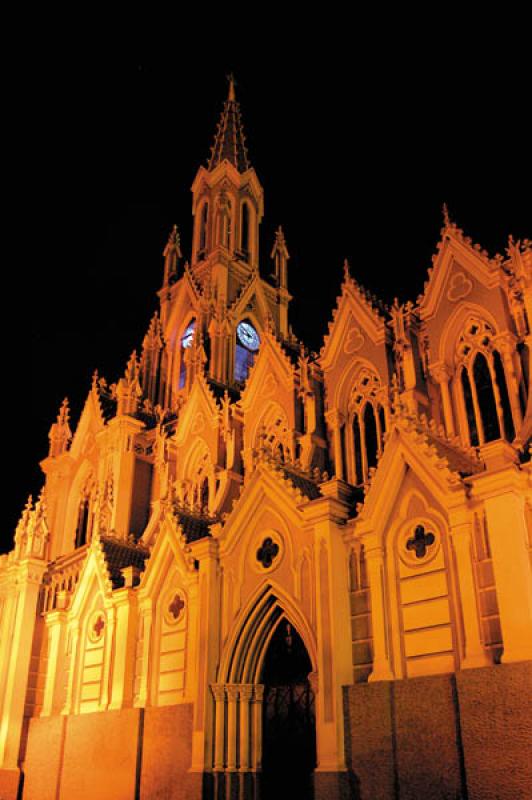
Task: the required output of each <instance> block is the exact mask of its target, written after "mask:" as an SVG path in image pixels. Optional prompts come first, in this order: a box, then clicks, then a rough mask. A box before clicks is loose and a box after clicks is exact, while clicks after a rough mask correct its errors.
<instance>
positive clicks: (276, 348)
mask: <svg viewBox="0 0 532 800" xmlns="http://www.w3.org/2000/svg"><path fill="white" fill-rule="evenodd" d="M294 388H295V375H294V368H293V366H292V364H291V362H290V359H289V358H288V356H287V355H286V354H285V353H284V351H283V349H282V348H281V345H280V344H279V342H278V341H277V339H276V338H275V336H274V335H273V334H270V333H266V334H265V335H264V337H263V340H262V342H261V346H260V349H259V353H258V355H257V358H256V359H255V363H254V364H253V366H252V368H251V370H250V372H249V375H248V379H247V381H246V385H245V387H244V391H243V392H242V396H241V399H240V406H241V408H242V410H243V411H244V415H245V419H246V425H248V420H249V419H250V418H255V419H257V418H258V417H259V416H261V415H262V414H263V411H264V408H265V407H266V406H267V405H268V404H269V403H270V402H271V401H272V400H275V402H277V403H278V404H279V405H281V406H282V407H283V409H284V410H285V412H286V414H287V417H288V421H289V424H290V425H291V427H294V423H295V419H294V408H293V406H294Z"/></svg>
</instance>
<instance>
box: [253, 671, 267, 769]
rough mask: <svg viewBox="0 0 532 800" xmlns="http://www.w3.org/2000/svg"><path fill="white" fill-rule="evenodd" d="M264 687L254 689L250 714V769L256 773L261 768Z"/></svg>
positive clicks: (259, 685)
mask: <svg viewBox="0 0 532 800" xmlns="http://www.w3.org/2000/svg"><path fill="white" fill-rule="evenodd" d="M263 698H264V686H263V685H262V684H261V683H259V684H256V685H255V687H254V692H253V701H252V714H253V721H252V724H253V749H252V753H251V767H252V769H254V770H256V771H257V772H258V771H259V770H260V769H261V768H262V701H263Z"/></svg>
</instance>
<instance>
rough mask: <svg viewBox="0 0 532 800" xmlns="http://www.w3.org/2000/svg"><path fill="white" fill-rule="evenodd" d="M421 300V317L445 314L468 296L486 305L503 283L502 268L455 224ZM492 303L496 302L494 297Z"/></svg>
mask: <svg viewBox="0 0 532 800" xmlns="http://www.w3.org/2000/svg"><path fill="white" fill-rule="evenodd" d="M437 248H438V254H437V256H436V258H435V259H434V265H433V268H432V270H430V273H429V280H428V282H427V284H426V288H425V292H424V295H423V296H422V298H421V299H420V302H419V313H420V316H421V319H422V320H424V321H429V320H431V319H432V318H433V317H435V316H436V315H438V317H440V316H441V315H442V314H444V315H446V314H448V313H450V312H452V310H453V309H454V308H455V307H456V304H457V303H458V302H460V301H463V300H465V299H466V298H467V299H468V300H469V301H472V302H478V303H479V304H481V305H482V304H484V305H486V304H487V303H489V301H490V298H492V297H493V291H492V290H493V289H496V288H497V287H500V286H501V277H500V274H499V270H498V268H497V266H496V265H495V263H494V262H492V261H490V260H489V258H488V257H487V254H485V253H482V252H481V251H480V248H479V249H475V248H474V247H472V246H471V244H470V243H468V242H467V241H466V240H465V239H464V237H462V236H461V235H460V234H459V232H458V230H457V229H455V228H454V226H453V227H451V228H449V227H448V228H446V229H445V231H444V234H443V236H442V239H441V240H440V242H439V243H438V245H437ZM491 302H494V301H493V300H491Z"/></svg>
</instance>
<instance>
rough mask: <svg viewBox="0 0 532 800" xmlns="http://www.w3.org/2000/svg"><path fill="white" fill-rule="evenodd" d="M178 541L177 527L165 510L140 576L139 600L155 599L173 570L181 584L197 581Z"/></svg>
mask: <svg viewBox="0 0 532 800" xmlns="http://www.w3.org/2000/svg"><path fill="white" fill-rule="evenodd" d="M180 539H181V533H180V530H179V526H178V524H177V522H176V520H175V518H174V516H173V515H172V512H171V511H170V510H167V511H166V513H165V515H164V517H163V518H162V520H161V524H160V527H159V532H158V535H157V540H156V542H155V544H154V546H153V549H152V551H151V554H150V558H149V559H148V561H147V563H146V569H145V571H144V572H143V574H142V578H141V582H140V585H139V600H142V599H144V598H147V597H150V598H152V599H155V598H156V597H157V596H158V595H159V593H160V591H161V588H162V587H163V586H164V584H165V582H166V578H167V576H168V574H169V572H170V571H171V570H172V569H173V568H175V570H177V572H178V573H179V576H180V579H181V581H182V583H183V584H186V583H190V581H191V580H192V581H195V580H196V579H197V576H196V573H195V572H194V566H193V564H192V563H191V562H190V560H189V559H187V557H186V554H185V552H184V550H183V545H182V544H181V541H180Z"/></svg>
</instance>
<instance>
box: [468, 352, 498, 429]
mask: <svg viewBox="0 0 532 800" xmlns="http://www.w3.org/2000/svg"><path fill="white" fill-rule="evenodd" d="M473 379H474V381H475V388H476V390H477V398H478V405H479V408H480V417H481V420H482V430H483V432H484V441H485V442H492V441H493V440H494V439H499V438H500V436H501V429H500V426H499V419H498V417H497V404H496V403H495V394H494V393H493V384H492V382H491V373H490V369H489V367H488V362H487V361H486V358H485V356H484V355H482V353H477V355H476V356H475V360H474V362H473Z"/></svg>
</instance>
